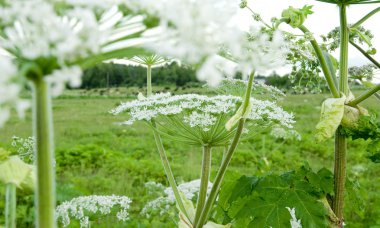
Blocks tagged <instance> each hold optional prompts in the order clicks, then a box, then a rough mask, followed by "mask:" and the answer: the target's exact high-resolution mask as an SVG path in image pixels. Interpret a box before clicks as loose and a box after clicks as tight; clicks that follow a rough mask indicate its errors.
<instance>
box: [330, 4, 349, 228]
mask: <svg viewBox="0 0 380 228" xmlns="http://www.w3.org/2000/svg"><path fill="white" fill-rule="evenodd" d="M339 12H340V62H339V64H340V66H339V76H340V77H339V90H340V92H341V93H343V94H345V95H348V93H349V88H348V42H349V33H348V26H347V15H346V6H345V5H340V6H339ZM340 129H341V127H339V128H338V129H337V131H336V133H335V158H334V198H333V211H334V213H335V215H336V216H337V217H338V219H339V221H340V222H339V225H340V226H341V227H343V211H344V191H345V186H344V184H345V181H346V164H347V161H346V154H347V140H346V137H345V136H344V135H342V134H341V133H340Z"/></svg>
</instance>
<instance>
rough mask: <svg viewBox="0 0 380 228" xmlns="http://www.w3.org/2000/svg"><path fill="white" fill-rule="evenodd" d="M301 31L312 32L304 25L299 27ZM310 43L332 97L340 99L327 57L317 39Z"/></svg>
mask: <svg viewBox="0 0 380 228" xmlns="http://www.w3.org/2000/svg"><path fill="white" fill-rule="evenodd" d="M299 29H300V30H301V31H302V32H304V33H305V34H306V33H310V31H309V30H308V29H307V28H306V27H305V26H303V25H301V26H300V27H299ZM310 43H311V45H312V46H313V49H314V51H315V54H316V55H317V58H318V60H319V63H320V64H321V67H322V71H323V74H324V75H325V78H326V81H327V84H328V86H329V89H330V91H331V93H332V95H333V96H334V97H335V98H338V97H340V94H339V91H338V89H337V87H336V86H335V83H334V78H333V76H332V75H331V72H330V70H329V67H328V65H327V62H326V59H325V57H324V56H323V52H322V50H321V47H319V45H318V43H317V41H316V40H315V39H312V40H310Z"/></svg>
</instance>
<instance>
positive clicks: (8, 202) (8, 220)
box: [5, 183, 16, 228]
mask: <svg viewBox="0 0 380 228" xmlns="http://www.w3.org/2000/svg"><path fill="white" fill-rule="evenodd" d="M5 227H7V228H16V185H15V184H13V183H9V184H6V185H5Z"/></svg>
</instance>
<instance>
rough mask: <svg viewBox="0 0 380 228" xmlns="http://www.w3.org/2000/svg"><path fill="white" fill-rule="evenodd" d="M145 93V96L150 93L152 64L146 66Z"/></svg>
mask: <svg viewBox="0 0 380 228" xmlns="http://www.w3.org/2000/svg"><path fill="white" fill-rule="evenodd" d="M146 94H147V96H148V97H149V96H151V95H152V66H151V65H147V67H146Z"/></svg>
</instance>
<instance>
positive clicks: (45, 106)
mask: <svg viewBox="0 0 380 228" xmlns="http://www.w3.org/2000/svg"><path fill="white" fill-rule="evenodd" d="M33 83H34V102H35V104H34V106H33V107H34V110H33V111H34V116H33V118H34V120H33V123H34V136H35V138H36V149H37V150H36V161H37V162H36V165H37V189H36V193H37V194H36V208H37V223H36V224H37V227H38V228H54V227H56V223H55V218H54V210H55V172H54V166H53V163H54V145H53V142H54V141H53V120H52V109H51V97H50V93H49V85H48V84H47V82H46V81H45V80H44V79H43V78H42V77H40V78H38V79H35V80H34V81H33Z"/></svg>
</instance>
